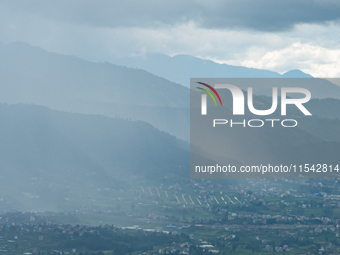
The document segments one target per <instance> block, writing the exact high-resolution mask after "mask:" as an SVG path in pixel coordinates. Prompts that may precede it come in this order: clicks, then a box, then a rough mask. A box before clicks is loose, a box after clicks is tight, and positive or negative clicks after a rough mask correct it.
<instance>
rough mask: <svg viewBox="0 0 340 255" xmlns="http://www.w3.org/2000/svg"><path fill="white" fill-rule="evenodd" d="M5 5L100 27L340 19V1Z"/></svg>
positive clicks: (284, 26) (269, 26)
mask: <svg viewBox="0 0 340 255" xmlns="http://www.w3.org/2000/svg"><path fill="white" fill-rule="evenodd" d="M1 6H2V7H6V8H8V9H9V10H11V11H14V12H16V11H18V12H29V13H32V14H34V15H38V16H42V17H44V18H47V19H52V20H57V21H61V22H71V23H75V24H80V25H86V26H99V27H131V26H134V27H158V26H164V25H175V24H180V23H185V22H188V21H193V22H195V23H197V24H198V25H199V26H201V27H205V28H216V29H225V28H243V29H244V28H245V29H254V30H260V31H284V30H288V29H291V28H292V27H294V25H296V24H300V23H321V24H322V23H327V22H338V21H339V19H340V2H339V1H336V0H322V1H321V0H314V1H312V0H282V1H281V0H278V1H273V0H257V1H256V0H238V1H229V0H228V1H222V0H215V1H202V0H201V1H199V0H196V1H193V0H188V1H178V0H172V1H159V0H150V1H140V0H125V1H112V0H110V1H109V0H103V1H94V0H91V1H90V0H82V1H80V0H75V1H69V0H51V1H41V0H39V1H38V0H31V1H24V0H21V1H12V0H5V1H1V2H0V8H1Z"/></svg>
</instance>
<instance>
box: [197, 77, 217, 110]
mask: <svg viewBox="0 0 340 255" xmlns="http://www.w3.org/2000/svg"><path fill="white" fill-rule="evenodd" d="M197 83H199V84H201V85H203V86H206V87H207V88H209V89H210V90H211V91H212V92H214V93H215V95H216V96H217V98H218V100H219V101H220V104H221V106H222V100H221V98H220V95H219V94H218V93H217V91H216V90H215V89H214V88H213V87H211V86H210V85H208V84H206V83H203V82H197ZM197 88H198V89H200V90H203V91H204V92H206V93H207V94H208V95H209V96H210V97H211V98H212V99H213V100H214V103H215V105H217V103H216V100H215V98H214V96H213V94H211V92H210V91H209V90H207V89H204V88H200V87H197Z"/></svg>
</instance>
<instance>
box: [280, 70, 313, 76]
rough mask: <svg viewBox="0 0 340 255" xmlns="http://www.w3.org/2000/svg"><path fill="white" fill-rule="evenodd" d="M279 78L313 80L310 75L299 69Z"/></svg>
mask: <svg viewBox="0 0 340 255" xmlns="http://www.w3.org/2000/svg"><path fill="white" fill-rule="evenodd" d="M281 76H282V78H313V76H311V75H310V74H307V73H304V72H302V71H301V70H299V69H294V70H290V71H288V72H286V73H284V74H282V75H281Z"/></svg>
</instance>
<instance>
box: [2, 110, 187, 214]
mask: <svg viewBox="0 0 340 255" xmlns="http://www.w3.org/2000/svg"><path fill="white" fill-rule="evenodd" d="M0 118H1V119H2V122H1V124H0V142H1V143H0V151H1V155H0V160H1V162H2V164H1V167H0V180H1V182H2V185H1V188H0V191H1V197H2V198H3V199H4V201H5V202H4V203H6V202H9V204H3V207H6V208H13V209H20V210H33V209H36V210H38V209H41V210H48V209H50V210H52V209H53V210H66V209H70V208H73V209H74V208H76V207H77V206H79V203H78V202H75V201H77V200H79V201H80V200H81V199H82V198H84V199H87V198H89V197H90V198H91V196H92V194H93V193H94V192H96V190H97V189H98V188H100V189H104V188H108V189H109V190H116V189H125V188H128V187H129V183H128V182H127V180H128V178H129V177H130V176H131V175H136V176H139V177H140V178H146V177H147V178H148V179H155V178H159V177H164V176H166V175H167V176H181V177H182V178H183V177H184V178H185V177H186V176H188V174H189V173H188V172H187V171H185V169H188V167H189V166H188V164H189V161H188V158H189V149H188V145H187V144H186V143H184V142H183V141H180V140H178V139H176V138H175V137H173V136H170V135H168V134H166V133H164V132H161V131H159V130H157V129H155V128H154V127H152V126H151V125H150V124H147V123H144V122H141V121H137V122H135V121H128V120H124V119H113V118H108V117H103V116H99V115H82V114H76V113H65V112H58V111H54V110H50V109H48V108H46V107H41V106H32V105H12V106H8V105H0ZM23 194H31V195H29V196H30V198H31V199H28V198H27V197H26V198H25V196H24V195H23ZM104 197H105V195H104ZM51 198H53V199H54V200H55V201H53V202H52V201H50V199H51ZM65 198H71V201H73V202H72V203H71V202H70V203H68V202H67V201H66V202H65V200H64V199H65ZM45 199H47V200H45ZM26 206H27V207H26Z"/></svg>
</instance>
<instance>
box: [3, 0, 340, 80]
mask: <svg viewBox="0 0 340 255" xmlns="http://www.w3.org/2000/svg"><path fill="white" fill-rule="evenodd" d="M339 21H340V1H338V0H236V1H229V0H224V1H221V0H209V1H203V0H197V1H192V0H185V1H183V0H182V1H177V0H171V1H162V0H152V1H141V0H124V1H115V0H102V1H99V0H92V1H89V0H82V1H80V0H77V1H71V0H55V1H52V0H49V1H43V0H40V1H34V0H23V1H15V0H8V1H7V0H1V1H0V41H1V42H4V43H10V42H14V41H23V42H27V43H30V44H32V45H36V46H40V47H42V48H44V49H46V50H49V51H54V52H59V53H63V54H72V55H76V56H79V57H82V58H85V59H88V60H93V61H113V60H114V59H115V58H119V57H127V56H134V55H143V54H146V53H150V52H157V53H164V54H167V55H171V56H172V55H176V54H189V55H193V56H197V57H202V58H207V59H211V60H214V61H217V62H220V63H228V64H233V65H242V66H247V67H255V68H261V69H269V70H273V71H277V72H279V73H282V72H285V71H287V70H290V69H296V68H298V69H301V70H303V71H305V72H307V73H310V74H312V75H314V76H319V77H340V67H339V62H340V47H339V46H340V22H339Z"/></svg>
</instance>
